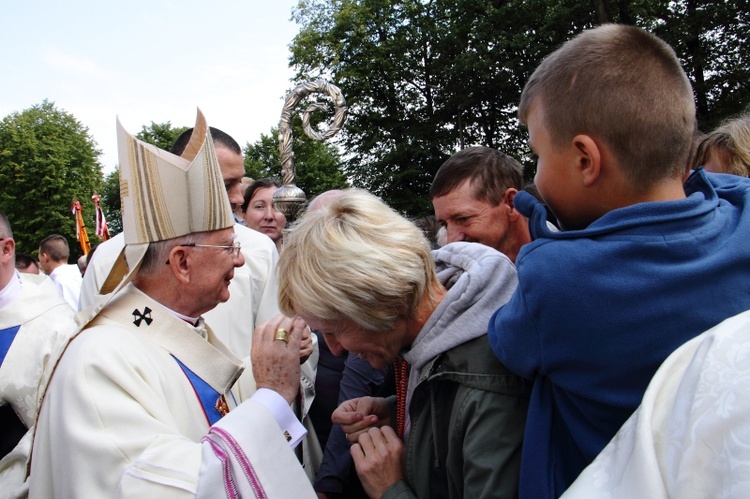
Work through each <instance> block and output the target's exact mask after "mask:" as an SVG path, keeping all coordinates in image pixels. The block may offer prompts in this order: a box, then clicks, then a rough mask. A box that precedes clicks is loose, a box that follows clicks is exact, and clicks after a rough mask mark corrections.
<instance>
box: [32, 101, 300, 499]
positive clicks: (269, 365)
mask: <svg viewBox="0 0 750 499" xmlns="http://www.w3.org/2000/svg"><path fill="white" fill-rule="evenodd" d="M195 130H196V132H195V133H194V134H193V137H192V138H191V140H190V143H189V145H188V147H187V148H186V151H185V153H184V154H183V155H182V157H179V156H175V155H172V154H170V153H167V152H166V151H162V150H159V149H157V148H155V147H154V146H151V145H148V144H145V143H143V142H141V141H139V140H137V139H135V138H134V137H132V136H131V135H130V134H128V133H127V132H126V131H125V130H124V129H122V127H119V130H118V139H119V147H120V183H121V192H122V193H123V198H122V205H123V210H122V213H123V228H124V234H125V235H124V240H125V249H124V252H123V254H122V255H120V258H118V259H117V261H116V262H115V265H114V266H113V269H112V272H111V275H112V276H113V279H114V280H115V281H118V282H119V284H117V287H116V289H115V290H114V292H113V293H112V294H110V295H108V296H106V297H104V298H103V299H101V300H99V301H97V302H96V304H95V306H93V307H91V308H89V309H87V310H86V311H85V312H84V313H83V314H82V316H81V321H82V322H83V323H85V326H83V330H82V331H81V332H80V333H79V334H78V336H77V337H76V338H75V339H74V340H73V341H71V343H70V345H69V347H68V349H67V350H66V352H65V354H64V355H63V356H62V358H61V360H60V362H59V364H58V367H57V370H56V372H55V375H54V377H53V379H52V381H51V383H50V385H49V389H48V392H47V396H46V398H45V400H44V404H43V406H42V409H41V412H40V418H39V425H38V430H37V437H36V440H35V443H34V454H33V459H32V469H31V488H30V496H31V497H54V496H60V497H113V496H118V497H119V496H124V497H130V496H133V497H136V496H137V497H194V496H198V497H205V496H212V497H216V496H217V495H222V494H226V495H228V496H233V495H234V494H236V495H238V496H241V497H252V494H255V496H256V497H314V492H313V491H312V487H311V486H310V483H309V481H308V480H307V478H306V476H305V473H304V471H303V469H302V468H301V467H300V466H299V462H298V461H297V459H296V457H295V455H294V453H293V450H292V448H293V447H294V446H296V445H297V444H298V443H299V441H300V440H301V439H302V438H303V437H304V435H305V431H304V428H302V427H301V425H300V423H299V422H298V421H297V420H296V419H295V418H294V415H293V413H292V411H291V408H290V403H291V402H292V400H293V399H294V397H295V396H296V394H297V392H298V390H299V355H300V353H299V346H300V340H301V337H302V333H303V331H304V329H305V328H306V326H305V324H304V323H303V322H302V321H300V320H294V321H293V320H292V319H289V318H286V317H283V316H277V317H275V318H273V319H271V320H269V321H267V322H265V323H263V324H261V325H260V326H259V327H258V328H256V330H255V332H254V335H253V345H252V364H253V374H254V379H255V382H256V384H257V387H258V390H257V392H255V393H254V394H253V396H252V397H250V398H249V399H247V400H245V401H244V402H242V403H240V404H236V403H235V400H236V398H235V397H234V396H233V394H232V393H231V392H230V388H231V387H232V386H233V385H234V384H235V381H236V380H237V378H238V377H239V376H240V374H241V373H242V370H243V365H244V364H245V362H244V361H243V360H241V359H239V358H237V357H236V356H235V355H233V354H232V353H231V352H230V351H229V349H228V348H227V347H226V346H225V345H224V344H223V343H222V342H221V341H220V340H219V339H218V338H217V337H216V335H214V333H213V331H212V330H211V328H210V327H208V326H207V325H206V323H205V321H204V319H203V314H205V313H206V312H208V311H209V310H211V309H212V308H214V307H215V306H216V304H217V303H219V302H223V301H226V300H227V299H228V298H229V283H230V281H231V279H232V277H233V276H234V272H235V270H236V269H238V268H240V267H241V266H242V265H243V264H244V257H243V255H242V253H241V252H240V247H239V245H238V244H237V242H236V237H235V234H234V230H233V226H234V220H233V217H232V212H231V208H230V205H229V201H228V199H227V196H226V194H225V193H224V188H223V187H222V185H223V181H222V177H221V171H220V168H219V164H218V160H217V158H216V153H215V152H214V149H213V141H212V140H211V136H210V133H209V132H208V127H207V126H206V124H205V120H204V119H203V116H202V115H201V114H200V113H199V116H198V120H197V123H196V127H195ZM98 251H99V250H97V253H98ZM123 257H125V258H127V265H125V262H124V258H123ZM118 274H120V275H122V274H124V278H122V279H121V280H119V279H117V275H118ZM131 281H132V282H131ZM229 409H231V411H229V412H228V413H227V411H228V410H229Z"/></svg>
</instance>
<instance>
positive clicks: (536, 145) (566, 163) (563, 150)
mask: <svg viewBox="0 0 750 499" xmlns="http://www.w3.org/2000/svg"><path fill="white" fill-rule="evenodd" d="M526 125H527V127H528V129H529V145H530V146H531V150H532V151H533V152H534V153H535V154H536V155H537V163H536V176H535V177H534V183H535V184H536V187H537V189H538V190H539V194H540V195H541V196H542V198H543V199H544V202H545V203H546V204H547V206H548V208H549V209H550V210H551V211H552V213H553V214H554V215H555V216H556V217H557V220H558V222H559V223H560V228H562V229H575V228H580V227H579V225H580V224H579V223H578V222H577V220H578V219H579V218H580V217H579V216H578V215H577V214H576V213H575V210H576V206H580V205H581V199H580V198H579V197H580V196H581V195H582V193H581V192H579V190H578V189H576V186H577V185H579V184H580V182H579V181H578V180H577V179H576V177H575V176H574V174H575V168H574V166H575V161H576V155H575V154H574V151H573V150H572V146H570V147H558V146H557V145H556V144H554V143H553V142H552V138H551V136H550V133H549V131H548V129H547V125H546V123H545V122H544V114H543V108H542V107H541V105H540V104H539V103H538V102H537V103H534V104H532V106H531V107H530V108H529V113H528V116H527V124H526ZM584 226H585V225H584Z"/></svg>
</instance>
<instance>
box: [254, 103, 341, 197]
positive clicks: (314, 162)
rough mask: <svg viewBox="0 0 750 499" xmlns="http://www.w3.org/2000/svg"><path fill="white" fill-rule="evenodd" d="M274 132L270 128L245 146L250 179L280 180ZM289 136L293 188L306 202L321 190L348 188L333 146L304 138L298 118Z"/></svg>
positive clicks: (339, 158)
mask: <svg viewBox="0 0 750 499" xmlns="http://www.w3.org/2000/svg"><path fill="white" fill-rule="evenodd" d="M278 133H279V132H278V129H277V128H273V129H271V132H270V134H269V135H265V134H261V136H260V139H259V140H257V141H256V142H255V143H253V144H250V143H248V144H247V145H246V146H245V149H244V153H245V171H246V172H247V175H248V176H250V177H251V178H253V179H256V180H257V179H260V178H264V177H275V178H281V157H280V153H279V142H278V139H277V137H278ZM292 134H293V139H294V142H293V144H294V145H293V151H294V166H295V171H296V180H295V185H297V187H299V188H300V189H302V190H303V191H304V192H305V194H306V195H307V198H308V199H312V197H313V196H316V195H318V194H320V193H321V192H323V191H327V190H330V189H342V188H345V187H348V185H349V184H348V182H347V179H346V176H345V175H344V172H343V161H342V159H341V156H340V154H339V152H338V150H337V149H336V146H335V145H333V144H331V143H328V142H321V141H318V140H312V139H310V138H309V137H307V136H306V135H304V132H303V131H302V125H301V120H300V119H299V117H295V118H294V120H293V123H292Z"/></svg>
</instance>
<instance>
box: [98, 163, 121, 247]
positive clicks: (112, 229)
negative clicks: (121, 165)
mask: <svg viewBox="0 0 750 499" xmlns="http://www.w3.org/2000/svg"><path fill="white" fill-rule="evenodd" d="M99 194H100V195H101V200H100V203H101V206H102V212H103V213H104V217H105V218H106V219H107V226H108V227H109V233H110V235H112V236H114V235H116V234H119V233H120V232H122V213H121V212H120V207H121V206H120V174H119V172H118V170H114V171H111V172H109V174H107V176H106V177H105V178H104V185H103V186H102V191H101V192H100V193H99Z"/></svg>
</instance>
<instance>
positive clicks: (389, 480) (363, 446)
mask: <svg viewBox="0 0 750 499" xmlns="http://www.w3.org/2000/svg"><path fill="white" fill-rule="evenodd" d="M351 453H352V458H353V459H354V466H355V467H356V468H357V475H359V479H360V481H361V482H362V487H364V489H365V492H367V495H368V496H370V497H381V496H382V495H383V494H384V493H385V491H386V490H388V488H389V487H390V486H391V485H393V484H394V483H396V482H398V481H399V480H403V479H404V472H403V460H404V444H403V443H402V442H401V439H400V438H398V436H397V435H396V432H395V431H393V428H391V427H390V426H384V427H382V428H370V429H369V430H367V432H366V433H362V434H361V435H360V436H359V441H358V442H357V443H356V444H354V445H352V448H351Z"/></svg>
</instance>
